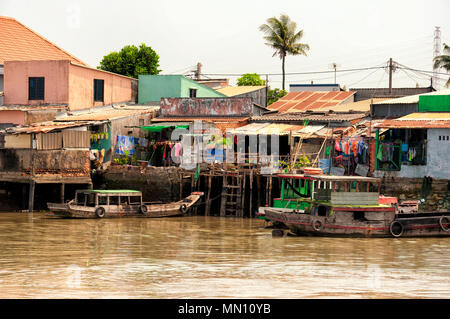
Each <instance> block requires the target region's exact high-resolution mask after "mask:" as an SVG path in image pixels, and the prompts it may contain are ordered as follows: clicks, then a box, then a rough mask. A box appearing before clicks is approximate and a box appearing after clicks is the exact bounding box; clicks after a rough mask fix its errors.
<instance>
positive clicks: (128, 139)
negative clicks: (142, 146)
mask: <svg viewBox="0 0 450 319" xmlns="http://www.w3.org/2000/svg"><path fill="white" fill-rule="evenodd" d="M125 152H128V154H129V155H131V154H134V137H133V136H121V135H117V144H116V153H117V154H120V155H124V154H125Z"/></svg>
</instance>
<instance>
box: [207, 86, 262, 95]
mask: <svg viewBox="0 0 450 319" xmlns="http://www.w3.org/2000/svg"><path fill="white" fill-rule="evenodd" d="M265 88H266V87H265V86H264V85H260V86H227V87H224V88H220V89H216V91H217V92H219V93H222V94H223V95H226V96H230V97H231V96H236V95H241V94H246V93H250V92H254V91H259V90H261V89H265Z"/></svg>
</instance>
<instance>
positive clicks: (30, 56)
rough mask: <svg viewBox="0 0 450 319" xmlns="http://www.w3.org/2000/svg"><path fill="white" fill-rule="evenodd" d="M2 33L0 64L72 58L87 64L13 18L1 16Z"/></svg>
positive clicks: (0, 32) (78, 62)
mask: <svg viewBox="0 0 450 319" xmlns="http://www.w3.org/2000/svg"><path fill="white" fill-rule="evenodd" d="M0 34H1V36H0V64H4V62H5V61H27V60H70V61H72V62H74V63H77V64H81V65H84V66H87V64H86V63H84V62H83V61H81V60H79V59H77V58H76V57H74V56H72V55H71V54H69V53H67V52H66V51H64V50H63V49H61V48H59V47H57V46H56V45H55V44H53V43H52V42H50V41H49V40H47V39H45V38H44V37H42V36H41V35H39V34H37V33H36V32H34V31H33V30H31V29H29V28H28V27H26V26H25V25H23V24H22V23H20V22H19V21H17V20H15V19H13V18H9V17H2V16H0Z"/></svg>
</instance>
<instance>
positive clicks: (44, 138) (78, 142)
mask: <svg viewBox="0 0 450 319" xmlns="http://www.w3.org/2000/svg"><path fill="white" fill-rule="evenodd" d="M90 136H91V132H89V131H69V130H66V131H62V132H57V133H39V134H38V135H37V149H38V150H57V149H62V148H63V147H64V148H90V146H91V140H90Z"/></svg>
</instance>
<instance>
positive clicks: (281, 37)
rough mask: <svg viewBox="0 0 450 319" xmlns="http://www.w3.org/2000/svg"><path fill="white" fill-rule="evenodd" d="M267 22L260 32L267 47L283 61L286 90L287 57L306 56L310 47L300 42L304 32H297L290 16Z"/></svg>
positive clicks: (273, 18)
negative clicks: (262, 33)
mask: <svg viewBox="0 0 450 319" xmlns="http://www.w3.org/2000/svg"><path fill="white" fill-rule="evenodd" d="M266 22H267V23H265V24H262V25H261V26H260V27H259V30H260V31H262V32H264V34H265V36H264V39H265V40H266V45H268V46H270V47H271V48H273V49H274V50H275V52H274V54H273V56H276V55H278V56H279V57H280V59H281V61H282V62H281V68H282V73H283V82H282V83H283V84H282V89H283V90H284V88H285V77H286V72H285V60H286V55H288V54H290V55H306V51H308V50H309V45H308V44H304V43H300V42H299V41H300V40H301V38H302V37H303V30H300V31H296V29H297V24H296V23H295V22H294V21H292V20H291V19H290V18H289V16H288V15H286V14H282V15H280V18H279V19H277V18H276V17H272V18H269V19H267V21H266Z"/></svg>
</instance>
